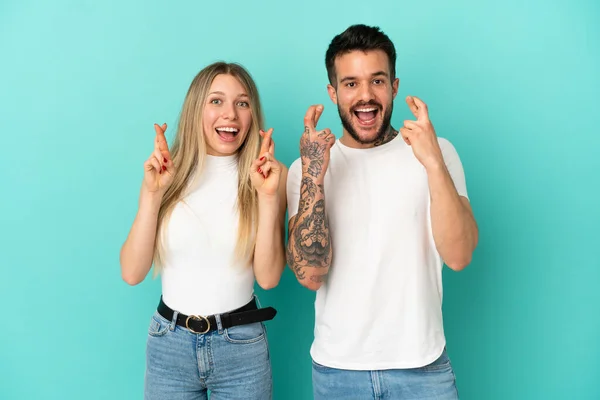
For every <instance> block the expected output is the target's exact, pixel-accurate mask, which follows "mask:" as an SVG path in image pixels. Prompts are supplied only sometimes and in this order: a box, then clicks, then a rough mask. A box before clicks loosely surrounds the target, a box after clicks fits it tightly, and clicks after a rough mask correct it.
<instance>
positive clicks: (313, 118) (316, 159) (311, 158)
mask: <svg viewBox="0 0 600 400" xmlns="http://www.w3.org/2000/svg"><path fill="white" fill-rule="evenodd" d="M322 113H323V106H322V105H318V106H315V105H313V106H310V107H309V108H308V111H307V112H306V115H305V116H304V133H303V134H302V137H301V138H300V157H301V159H302V173H303V174H308V175H310V176H311V177H313V178H315V179H317V180H318V181H320V182H322V181H323V179H324V178H325V172H326V171H327V166H328V165H329V149H331V146H333V144H334V143H335V136H334V135H333V134H332V133H331V131H330V130H329V129H328V128H326V129H323V130H321V131H317V123H318V122H319V117H321V114H322Z"/></svg>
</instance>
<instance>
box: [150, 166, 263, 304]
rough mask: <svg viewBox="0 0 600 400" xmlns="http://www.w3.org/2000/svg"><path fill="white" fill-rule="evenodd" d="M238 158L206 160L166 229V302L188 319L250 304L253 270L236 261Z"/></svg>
mask: <svg viewBox="0 0 600 400" xmlns="http://www.w3.org/2000/svg"><path fill="white" fill-rule="evenodd" d="M237 194H238V168H237V159H236V157H235V156H228V157H216V156H210V155H207V156H206V160H205V166H204V171H203V172H202V175H201V177H200V179H199V181H198V185H197V186H196V189H194V190H192V191H190V192H189V194H188V195H187V196H186V197H185V198H184V199H183V201H180V202H179V203H178V204H177V205H176V206H175V208H174V210H173V213H172V214H171V217H170V219H169V222H168V225H167V226H166V229H165V252H166V254H165V260H164V263H163V264H164V265H163V269H162V271H161V279H162V293H163V301H164V302H165V303H166V304H167V305H168V306H169V307H171V308H172V309H174V310H177V311H179V312H181V313H184V314H187V315H204V316H207V315H212V314H216V313H222V312H225V311H230V310H233V309H236V308H239V307H241V306H243V305H244V304H246V303H248V302H249V301H250V300H251V299H252V296H253V290H254V273H253V270H252V266H250V265H246V264H244V263H235V259H234V249H235V245H236V241H237V229H238V215H239V213H238V210H237Z"/></svg>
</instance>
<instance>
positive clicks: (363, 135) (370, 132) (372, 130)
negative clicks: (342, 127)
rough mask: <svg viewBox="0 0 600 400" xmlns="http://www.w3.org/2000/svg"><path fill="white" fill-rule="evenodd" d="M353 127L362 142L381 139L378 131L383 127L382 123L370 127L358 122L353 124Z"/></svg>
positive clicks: (369, 142)
mask: <svg viewBox="0 0 600 400" xmlns="http://www.w3.org/2000/svg"><path fill="white" fill-rule="evenodd" d="M352 128H354V133H355V135H356V136H357V137H358V139H359V142H360V143H362V144H371V143H374V142H376V141H377V139H379V135H378V133H379V130H380V129H381V124H377V125H373V126H369V127H364V126H357V125H356V124H353V125H352Z"/></svg>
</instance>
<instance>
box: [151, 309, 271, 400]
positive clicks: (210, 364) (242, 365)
mask: <svg viewBox="0 0 600 400" xmlns="http://www.w3.org/2000/svg"><path fill="white" fill-rule="evenodd" d="M176 318H177V313H175V315H174V316H173V321H168V320H166V319H165V318H163V317H162V316H161V315H160V314H159V313H158V312H156V313H155V314H154V315H153V316H152V319H151V321H150V327H149V328H148V341H147V344H146V375H145V384H144V386H145V387H144V399H146V400H163V399H169V400H191V399H194V400H200V399H208V391H210V398H211V399H213V400H222V399H228V400H229V399H232V400H233V399H244V400H253V399H256V400H259V399H260V400H265V399H267V400H268V399H271V396H272V386H273V383H272V374H271V360H270V356H269V349H268V343H267V334H266V330H265V326H264V324H263V323H261V322H258V323H253V324H247V325H240V326H234V327H231V328H229V329H218V330H215V331H212V332H209V333H206V334H204V335H202V334H196V333H193V332H191V331H189V330H187V329H186V328H184V327H181V326H178V325H176V324H175V322H174V321H175V320H176ZM217 325H218V327H219V328H222V327H221V321H220V319H219V318H218V317H217Z"/></svg>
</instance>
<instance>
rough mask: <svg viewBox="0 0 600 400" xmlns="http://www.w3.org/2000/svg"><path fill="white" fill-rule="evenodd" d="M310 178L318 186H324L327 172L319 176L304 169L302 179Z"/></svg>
mask: <svg viewBox="0 0 600 400" xmlns="http://www.w3.org/2000/svg"><path fill="white" fill-rule="evenodd" d="M304 178H309V179H310V180H312V181H313V182H314V183H315V184H317V185H322V184H323V183H324V182H325V172H322V173H320V174H318V175H317V176H315V175H313V174H312V173H310V172H309V171H308V169H304V168H302V179H304Z"/></svg>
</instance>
